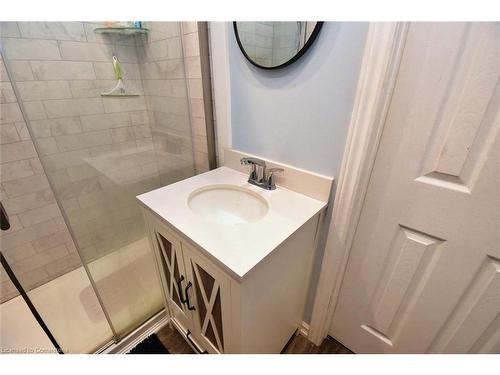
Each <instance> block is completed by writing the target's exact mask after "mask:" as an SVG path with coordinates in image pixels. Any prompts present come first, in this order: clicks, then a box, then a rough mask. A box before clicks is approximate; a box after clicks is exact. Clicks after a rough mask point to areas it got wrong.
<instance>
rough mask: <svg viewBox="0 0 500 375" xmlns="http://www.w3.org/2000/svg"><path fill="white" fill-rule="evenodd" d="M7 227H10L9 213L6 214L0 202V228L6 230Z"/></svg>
mask: <svg viewBox="0 0 500 375" xmlns="http://www.w3.org/2000/svg"><path fill="white" fill-rule="evenodd" d="M9 228H10V221H9V215H7V211H5V208H4V207H3V204H2V202H0V229H2V230H8V229H9Z"/></svg>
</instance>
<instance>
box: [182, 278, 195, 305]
mask: <svg viewBox="0 0 500 375" xmlns="http://www.w3.org/2000/svg"><path fill="white" fill-rule="evenodd" d="M192 286H193V283H192V282H191V281H190V282H189V283H188V285H186V289H185V290H184V294H185V295H186V303H187V307H188V310H196V309H195V307H194V306H191V303H190V302H189V293H188V289H189V288H191V287H192Z"/></svg>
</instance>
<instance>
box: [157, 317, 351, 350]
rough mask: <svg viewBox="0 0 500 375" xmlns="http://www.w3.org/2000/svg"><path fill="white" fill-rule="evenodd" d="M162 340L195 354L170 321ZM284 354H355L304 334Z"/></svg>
mask: <svg viewBox="0 0 500 375" xmlns="http://www.w3.org/2000/svg"><path fill="white" fill-rule="evenodd" d="M156 334H157V335H158V338H159V339H160V341H161V342H162V343H163V345H165V347H166V348H167V349H168V351H169V352H170V353H171V354H193V353H194V352H193V350H192V349H191V347H190V346H189V345H188V343H187V342H186V341H185V340H184V338H183V337H182V336H181V334H180V333H179V332H177V330H176V329H175V328H174V327H173V326H172V325H171V324H170V323H169V324H167V325H166V326H165V327H163V328H162V329H160V330H159V331H158V332H157V333H156ZM283 354H353V353H352V352H351V351H350V350H349V349H347V348H346V347H345V346H344V345H342V344H341V343H339V342H338V341H335V340H334V339H333V338H331V337H327V338H326V339H325V340H324V341H323V343H322V344H321V345H320V346H315V345H314V344H313V343H312V342H310V341H308V340H307V339H306V338H305V337H303V336H300V335H298V336H294V337H293V339H292V340H291V341H290V342H289V344H288V346H287V347H286V349H285V350H284V352H283Z"/></svg>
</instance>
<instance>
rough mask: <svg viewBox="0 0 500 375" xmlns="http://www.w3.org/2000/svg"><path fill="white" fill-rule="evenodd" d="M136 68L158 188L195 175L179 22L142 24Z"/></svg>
mask: <svg viewBox="0 0 500 375" xmlns="http://www.w3.org/2000/svg"><path fill="white" fill-rule="evenodd" d="M144 25H145V27H147V28H149V33H148V35H147V36H143V37H141V38H140V39H138V45H137V48H138V56H139V66H140V71H141V74H142V78H143V81H142V82H143V85H144V93H145V98H146V103H147V109H148V113H149V116H150V118H151V129H152V133H153V143H154V149H155V152H156V153H157V155H158V167H159V173H160V181H161V184H162V185H166V184H169V183H173V182H176V181H179V180H181V179H184V178H186V177H190V176H192V175H194V174H195V168H194V154H193V139H192V138H193V137H192V131H191V120H190V103H189V99H188V96H187V83H186V71H185V67H184V54H183V47H182V40H181V37H182V34H181V27H180V23H179V22H145V24H144Z"/></svg>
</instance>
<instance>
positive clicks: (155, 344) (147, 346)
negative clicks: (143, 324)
mask: <svg viewBox="0 0 500 375" xmlns="http://www.w3.org/2000/svg"><path fill="white" fill-rule="evenodd" d="M127 354H170V353H169V352H168V350H167V348H165V347H164V346H163V344H162V343H161V341H160V339H159V338H158V336H156V334H153V335H151V336H148V337H147V338H146V339H145V340H143V341H141V342H140V343H139V344H137V345H136V346H135V347H134V348H133V349H132V350H131V351H130V352H128V353H127Z"/></svg>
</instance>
